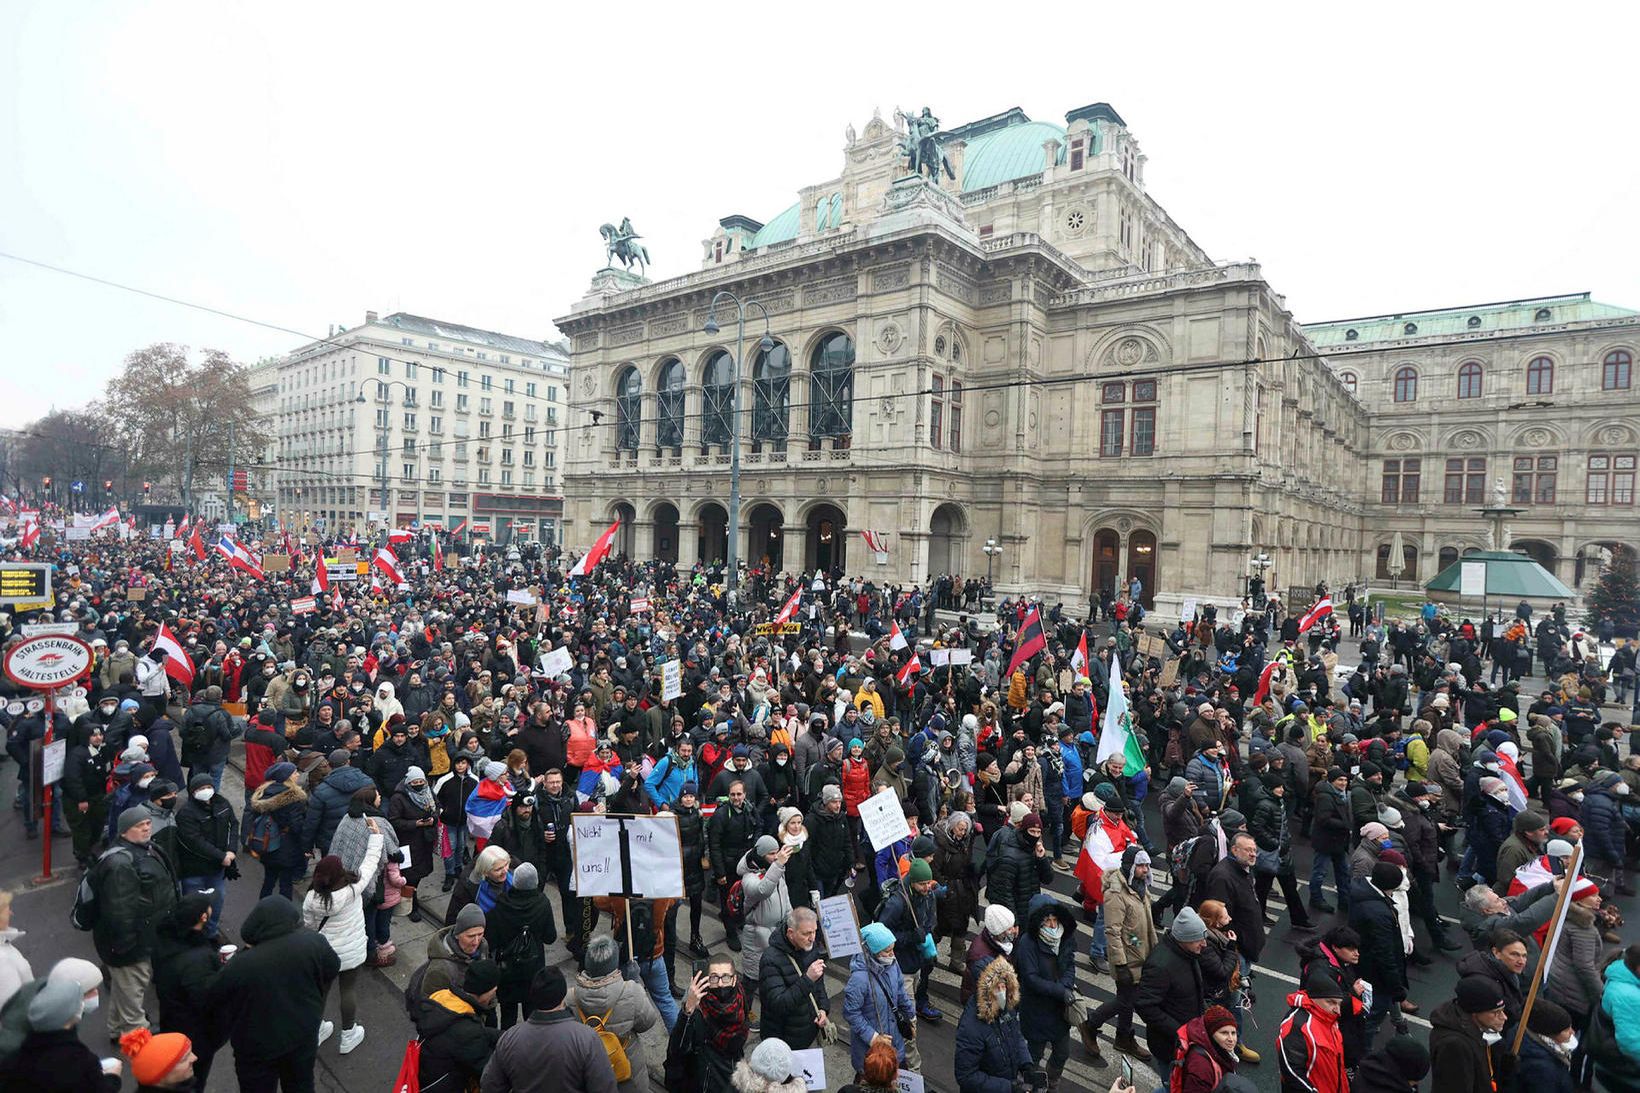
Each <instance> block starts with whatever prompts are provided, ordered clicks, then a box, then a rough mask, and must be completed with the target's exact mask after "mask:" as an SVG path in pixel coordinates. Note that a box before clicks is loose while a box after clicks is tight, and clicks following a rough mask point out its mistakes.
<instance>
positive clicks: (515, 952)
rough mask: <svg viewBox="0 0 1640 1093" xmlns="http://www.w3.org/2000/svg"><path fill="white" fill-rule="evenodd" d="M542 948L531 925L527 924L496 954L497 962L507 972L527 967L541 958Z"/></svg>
mask: <svg viewBox="0 0 1640 1093" xmlns="http://www.w3.org/2000/svg"><path fill="white" fill-rule="evenodd" d="M540 948H541V947H540V945H538V944H537V943H536V940H535V937H534V935H532V934H531V933H530V924H529V923H527V922H526V923H524V926H523V929H521V930H519V931H518V933H516V934H514V935H513V937H512V940H511V941H509V942H507V944H506V945H505V946H503V947H502V948H501V949H499V950H498V951H497V952H496V954H495V962H496V964H497V965H498V966H499V967H501V968H503V969H507V970H510V969H514V968H521V967H525V966H527V965H529V964H531V963H533V962H534V961H535V960H536V959H537V958H539V956H540Z"/></svg>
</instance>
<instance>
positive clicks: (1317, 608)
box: [1298, 596, 1332, 634]
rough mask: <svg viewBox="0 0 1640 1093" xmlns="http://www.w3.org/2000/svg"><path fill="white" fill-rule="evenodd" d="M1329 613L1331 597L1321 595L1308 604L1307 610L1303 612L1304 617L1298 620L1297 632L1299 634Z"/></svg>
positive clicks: (1330, 612)
mask: <svg viewBox="0 0 1640 1093" xmlns="http://www.w3.org/2000/svg"><path fill="white" fill-rule="evenodd" d="M1330 614H1332V597H1331V596H1322V597H1321V598H1320V599H1319V600H1316V601H1315V603H1314V604H1312V605H1311V606H1310V609H1309V610H1308V611H1306V612H1304V617H1303V618H1301V619H1299V620H1298V632H1299V633H1300V634H1302V633H1304V632H1305V631H1307V630H1309V628H1310V627H1312V626H1314V625H1315V624H1316V623H1318V622H1320V621H1321V620H1322V619H1324V618H1326V617H1327V616H1328V615H1330Z"/></svg>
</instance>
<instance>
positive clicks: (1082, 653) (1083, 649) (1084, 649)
mask: <svg viewBox="0 0 1640 1093" xmlns="http://www.w3.org/2000/svg"><path fill="white" fill-rule="evenodd" d="M1071 671H1072V672H1073V673H1074V674H1075V675H1076V676H1078V677H1080V678H1083V679H1091V678H1092V677H1091V676H1089V675H1088V632H1087V631H1086V630H1084V631H1082V638H1081V640H1080V641H1078V642H1077V643H1076V652H1074V653H1072V654H1071Z"/></svg>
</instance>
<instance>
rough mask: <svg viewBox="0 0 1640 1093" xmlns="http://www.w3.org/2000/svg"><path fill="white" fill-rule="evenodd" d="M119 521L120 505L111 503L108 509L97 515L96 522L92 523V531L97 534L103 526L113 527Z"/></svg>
mask: <svg viewBox="0 0 1640 1093" xmlns="http://www.w3.org/2000/svg"><path fill="white" fill-rule="evenodd" d="M119 522H120V507H119V506H118V505H110V506H109V507H108V511H107V512H105V513H103V514H102V515H101V516H99V517H97V521H96V523H94V524H92V525H91V533H92V534H93V535H95V534H96V533H97V532H99V531H101V530H102V529H103V528H111V527H113V526H114V525H115V524H117V523H119Z"/></svg>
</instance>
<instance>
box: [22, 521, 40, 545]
mask: <svg viewBox="0 0 1640 1093" xmlns="http://www.w3.org/2000/svg"><path fill="white" fill-rule="evenodd" d="M39 542H40V522H39V521H38V520H26V521H24V522H23V534H22V537H21V538H19V539H18V541H17V545H18V547H20V548H21V549H23V550H33V549H34V548H35V547H36V546H37V545H39Z"/></svg>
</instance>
